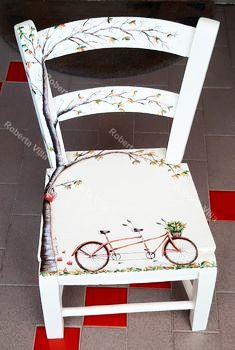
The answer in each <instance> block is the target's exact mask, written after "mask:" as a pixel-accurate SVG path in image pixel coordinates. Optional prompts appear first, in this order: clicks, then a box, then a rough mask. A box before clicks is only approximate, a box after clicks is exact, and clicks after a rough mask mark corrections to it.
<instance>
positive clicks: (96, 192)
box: [48, 149, 215, 274]
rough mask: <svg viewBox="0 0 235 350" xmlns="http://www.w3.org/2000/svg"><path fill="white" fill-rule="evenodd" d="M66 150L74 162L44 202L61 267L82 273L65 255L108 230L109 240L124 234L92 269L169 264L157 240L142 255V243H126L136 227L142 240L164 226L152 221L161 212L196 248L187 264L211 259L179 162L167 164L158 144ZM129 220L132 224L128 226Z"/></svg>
mask: <svg viewBox="0 0 235 350" xmlns="http://www.w3.org/2000/svg"><path fill="white" fill-rule="evenodd" d="M67 156H68V160H69V162H71V161H74V160H75V159H77V160H78V163H76V164H74V165H72V166H70V167H68V168H67V169H66V170H65V171H64V172H63V173H62V174H61V175H60V176H59V177H58V178H57V180H56V182H55V185H54V190H55V193H56V196H55V199H54V200H53V202H52V203H51V220H52V221H51V225H52V236H53V245H54V251H55V255H56V260H57V266H58V271H59V273H60V274H68V273H69V274H83V273H85V274H87V273H89V271H87V270H84V269H83V268H81V266H79V265H78V263H77V262H76V259H75V257H74V256H72V254H73V252H74V251H75V249H76V247H78V246H79V245H81V244H82V243H84V242H101V243H105V242H106V241H107V237H108V239H109V240H111V241H113V240H120V239H124V238H126V239H127V240H123V241H116V242H114V243H113V248H117V247H121V246H124V247H123V248H120V249H118V250H116V251H115V253H116V255H113V256H112V253H114V251H113V252H110V254H111V255H110V259H109V261H108V263H107V265H106V266H104V268H102V269H101V270H99V271H98V272H99V273H107V272H114V271H121V272H122V271H123V272H126V271H146V270H158V269H165V268H169V269H170V268H175V265H174V264H173V263H172V262H170V261H168V260H167V259H166V258H165V256H163V254H162V249H161V247H160V249H158V250H157V251H156V253H155V255H154V257H153V256H147V255H146V253H147V251H146V249H145V247H144V245H143V244H142V243H138V244H133V245H129V244H131V243H135V242H139V241H140V238H138V237H140V236H138V235H141V234H142V237H143V238H144V239H150V238H154V237H157V236H159V235H162V234H164V232H166V231H165V228H164V226H162V225H158V224H156V223H157V222H162V223H163V221H161V219H164V220H165V221H166V222H168V221H180V222H182V223H184V224H186V227H185V229H184V230H183V232H182V236H184V237H186V238H188V239H190V240H191V241H193V242H194V243H195V245H196V246H197V249H198V257H197V259H196V260H195V261H194V263H193V264H191V265H190V267H200V266H202V264H208V266H210V264H212V265H213V264H214V263H215V261H214V254H213V253H214V251H215V243H214V240H213V237H212V234H211V232H210V228H209V226H208V223H207V220H206V217H205V215H204V212H203V208H202V206H201V203H200V200H199V197H198V194H197V191H196V189H195V186H194V183H193V180H192V177H191V175H190V171H189V168H188V166H187V164H186V163H182V164H180V165H179V166H173V165H169V164H166V163H165V161H164V158H165V149H145V150H135V149H128V150H113V151H110V150H108V151H87V152H85V151H84V152H67ZM51 171H52V170H51V169H48V173H50V172H51ZM123 224H125V225H123ZM132 225H133V227H135V228H138V230H137V231H136V230H131V227H132ZM140 229H143V231H140ZM100 231H103V232H104V233H105V234H101V233H100ZM106 231H110V232H106ZM133 237H135V238H133ZM160 243H161V240H160V239H158V240H155V239H153V240H149V241H148V242H147V245H148V247H149V249H150V251H154V250H155V248H156V247H157V245H159V244H160ZM95 244H96V243H94V245H95ZM87 247H88V248H89V246H87ZM109 250H111V248H110V247H109ZM105 254H106V251H104V259H106V257H105ZM94 263H96V262H95V261H94ZM177 268H179V266H178V267H177ZM91 273H93V272H91ZM96 273H97V272H96Z"/></svg>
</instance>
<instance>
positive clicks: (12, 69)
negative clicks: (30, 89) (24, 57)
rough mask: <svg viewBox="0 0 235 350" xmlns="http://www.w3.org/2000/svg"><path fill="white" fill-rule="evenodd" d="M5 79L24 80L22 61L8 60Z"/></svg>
mask: <svg viewBox="0 0 235 350" xmlns="http://www.w3.org/2000/svg"><path fill="white" fill-rule="evenodd" d="M6 81H15V82H26V81H27V77H26V73H25V70H24V66H23V63H22V62H10V64H9V67H8V72H7V77H6Z"/></svg>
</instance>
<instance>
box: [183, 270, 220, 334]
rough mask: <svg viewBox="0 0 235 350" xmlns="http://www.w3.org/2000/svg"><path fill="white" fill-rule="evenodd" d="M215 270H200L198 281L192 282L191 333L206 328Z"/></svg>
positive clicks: (213, 287)
mask: <svg viewBox="0 0 235 350" xmlns="http://www.w3.org/2000/svg"><path fill="white" fill-rule="evenodd" d="M216 274H217V268H215V267H213V268H202V269H201V270H200V272H199V277H198V279H196V280H194V282H193V296H192V300H193V302H194V309H192V310H191V312H190V322H191V326H192V330H193V331H203V330H205V329H206V327H207V322H208V318H209V313H210V308H211V303H212V299H213V294H214V289H215V282H216Z"/></svg>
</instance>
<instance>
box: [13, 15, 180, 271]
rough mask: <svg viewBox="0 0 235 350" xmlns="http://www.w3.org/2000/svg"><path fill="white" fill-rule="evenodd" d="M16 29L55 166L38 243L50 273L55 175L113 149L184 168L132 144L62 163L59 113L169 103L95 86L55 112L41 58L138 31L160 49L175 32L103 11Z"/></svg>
mask: <svg viewBox="0 0 235 350" xmlns="http://www.w3.org/2000/svg"><path fill="white" fill-rule="evenodd" d="M78 23H79V24H78ZM17 34H18V41H19V43H20V45H21V49H22V57H23V60H24V64H25V68H26V73H27V76H28V81H29V86H30V89H31V92H32V95H33V97H34V102H35V106H36V110H37V114H38V119H39V122H40V125H41V131H42V135H43V139H44V143H45V146H46V148H47V152H52V153H53V155H54V157H55V167H54V171H53V173H52V175H51V176H50V179H49V181H48V183H47V185H46V187H45V191H44V200H43V228H42V244H41V272H47V273H52V274H53V273H56V272H57V265H56V261H55V255H54V250H53V243H52V234H51V202H52V201H53V199H54V198H55V194H54V191H55V188H54V184H55V181H56V180H57V179H58V178H59V176H60V174H61V173H62V172H63V171H64V170H66V169H68V168H69V167H72V166H73V165H75V164H77V163H79V162H82V161H87V160H89V159H91V158H95V159H97V160H100V159H102V158H103V157H105V156H107V155H110V154H113V153H116V154H122V155H124V156H127V157H129V159H130V161H131V162H132V163H133V164H139V163H140V162H141V161H144V162H148V163H149V164H150V165H155V166H166V167H168V170H169V172H170V173H172V176H173V177H176V178H178V177H180V176H184V175H187V171H185V170H182V169H181V167H180V166H179V165H171V164H167V163H166V162H165V161H164V159H159V158H158V157H157V155H156V154H155V153H154V152H150V151H148V150H146V151H145V150H132V149H131V150H116V151H87V152H77V153H75V156H74V160H73V161H72V162H70V163H69V164H66V162H65V159H64V155H63V151H62V147H61V142H60V138H59V135H58V118H59V117H61V116H63V115H64V114H66V113H68V112H71V111H75V112H76V113H77V115H78V116H79V115H80V114H81V108H82V107H83V106H85V105H91V104H94V103H95V104H101V103H103V104H111V105H112V106H114V107H116V108H117V111H119V112H123V111H125V109H124V106H125V103H132V104H136V105H138V104H141V105H144V104H154V105H156V106H158V107H159V114H160V115H164V113H165V112H166V110H168V111H169V110H170V109H171V108H172V106H170V105H167V104H165V103H163V102H162V101H161V95H160V94H157V95H151V96H145V97H143V98H136V96H135V90H133V94H132V95H131V96H130V95H128V93H126V92H125V91H124V92H122V93H118V92H116V91H115V90H111V91H110V92H109V93H108V94H107V95H106V96H104V97H102V98H100V97H97V92H96V93H95V94H91V95H90V96H88V97H87V98H86V99H82V98H79V95H78V99H77V100H76V101H73V100H72V101H70V102H69V103H68V105H67V106H65V107H64V108H62V109H61V110H59V111H57V112H56V111H55V108H54V106H53V103H52V101H51V99H52V96H51V90H50V87H49V81H48V75H47V69H46V60H47V59H50V58H54V57H58V56H61V55H63V54H65V53H67V54H68V53H72V52H80V51H85V50H91V49H95V48H100V47H101V48H102V47H112V45H114V46H115V45H117V43H119V44H118V45H120V46H123V45H124V44H123V43H127V47H128V45H129V43H130V42H134V41H135V40H136V38H137V37H139V36H141V37H142V40H144V41H145V42H147V43H148V45H150V46H152V47H153V48H156V49H157V48H159V46H160V47H161V48H162V49H164V48H168V45H169V43H170V41H171V40H172V38H175V37H176V35H177V33H170V32H167V31H163V30H161V28H160V27H159V26H158V25H157V24H156V25H155V26H154V27H151V26H150V27H148V26H147V25H146V23H144V24H143V23H142V22H141V20H139V19H134V18H128V19H126V18H125V19H124V20H122V19H120V18H119V20H118V22H117V21H116V22H115V21H113V18H111V17H108V18H102V19H99V20H98V19H97V22H96V24H95V25H94V21H93V22H91V21H90V20H84V21H78V22H74V23H70V24H69V26H68V28H66V25H64V24H61V25H59V26H54V27H53V28H49V29H47V30H46V31H42V32H41V35H40V36H39V35H38V33H37V31H36V28H35V26H34V25H33V23H32V22H31V21H27V22H26V24H25V26H19V27H18V28H17ZM120 43H121V44H120ZM98 95H99V93H98ZM80 97H81V96H80ZM114 97H115V99H116V100H115V102H114V101H113V98H114ZM72 182H79V179H74V180H73V181H72ZM67 185H69V184H67Z"/></svg>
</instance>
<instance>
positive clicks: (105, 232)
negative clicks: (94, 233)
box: [100, 230, 110, 235]
mask: <svg viewBox="0 0 235 350" xmlns="http://www.w3.org/2000/svg"><path fill="white" fill-rule="evenodd" d="M109 232H110V231H105V230H100V233H101V234H102V235H106V234H107V233H109Z"/></svg>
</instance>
